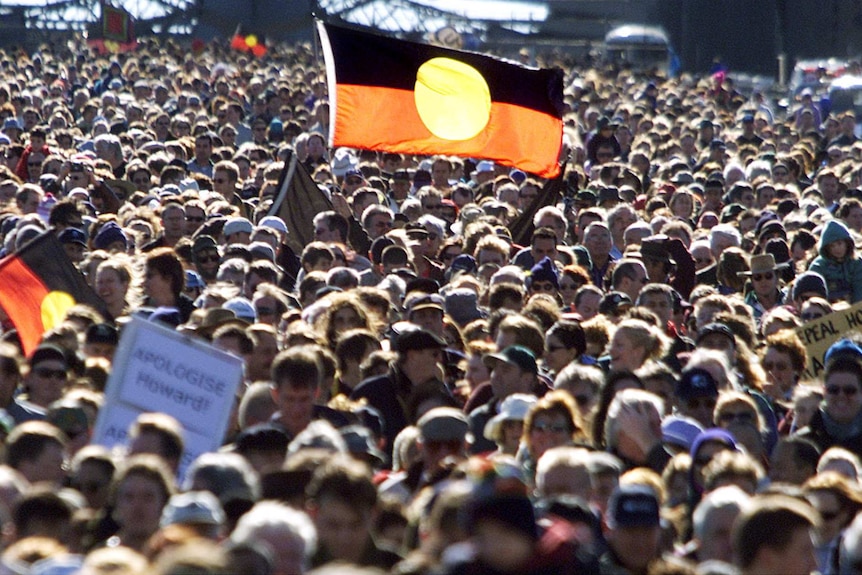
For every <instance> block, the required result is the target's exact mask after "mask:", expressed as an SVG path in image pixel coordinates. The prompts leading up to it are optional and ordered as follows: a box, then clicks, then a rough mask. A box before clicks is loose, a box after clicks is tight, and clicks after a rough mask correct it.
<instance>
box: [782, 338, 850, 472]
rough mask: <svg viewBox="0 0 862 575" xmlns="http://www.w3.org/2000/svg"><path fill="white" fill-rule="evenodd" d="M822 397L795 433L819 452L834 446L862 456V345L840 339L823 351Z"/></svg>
mask: <svg viewBox="0 0 862 575" xmlns="http://www.w3.org/2000/svg"><path fill="white" fill-rule="evenodd" d="M823 391H824V400H823V403H822V404H821V405H820V408H819V409H818V410H817V411H816V412H815V413H814V415H813V416H812V417H811V421H810V422H809V424H808V426H807V427H805V428H804V429H802V430H801V431H799V433H798V434H797V435H799V436H801V437H805V438H807V439H810V440H811V441H813V442H814V443H815V444H816V445H817V446H818V447H819V448H820V451H821V453H822V452H823V451H826V450H827V449H828V448H830V447H833V446H838V447H843V448H845V449H847V450H849V451H851V452H853V453H855V454H856V455H857V456H860V455H862V348H860V347H859V345H858V344H856V343H854V342H852V341H851V340H847V339H844V340H840V341H839V342H838V343H836V344H833V345H832V347H830V348H829V350H828V351H827V352H826V371H825V372H824V376H823Z"/></svg>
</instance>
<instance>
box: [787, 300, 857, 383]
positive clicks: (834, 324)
mask: <svg viewBox="0 0 862 575" xmlns="http://www.w3.org/2000/svg"><path fill="white" fill-rule="evenodd" d="M853 331H862V302H859V303H857V304H855V305H853V306H851V307H849V308H847V309H843V310H841V311H836V312H833V313H830V314H829V315H824V316H823V317H821V318H817V319H815V320H811V321H809V322H806V323H805V324H803V325H802V327H798V328H796V334H797V335H798V336H799V339H801V340H802V343H803V345H805V352H806V356H807V357H808V361H807V364H806V366H805V373H804V374H803V377H804V378H807V379H817V378H819V377H820V375H821V374H822V373H823V367H824V366H823V356H824V355H826V350H827V349H829V346H830V345H832V344H833V343H835V342H836V341H838V340H839V339H841V338H842V337H845V336H846V335H847V334H849V333H850V332H853Z"/></svg>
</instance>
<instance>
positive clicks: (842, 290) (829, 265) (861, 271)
mask: <svg viewBox="0 0 862 575" xmlns="http://www.w3.org/2000/svg"><path fill="white" fill-rule="evenodd" d="M838 240H848V241H849V243H850V245H851V246H852V245H853V239H852V237H851V236H850V230H848V229H847V226H845V225H844V224H843V223H841V222H840V221H838V220H830V221H829V222H827V223H826V227H824V228H823V233H822V234H821V235H820V245H819V247H818V251H819V252H820V255H819V256H817V257H816V258H814V261H813V262H811V265H810V266H808V269H809V270H811V271H814V272H817V273H819V274H820V275H822V276H823V279H825V280H826V289H827V290H828V291H829V299H830V301H836V300H845V301H849V302H850V303H856V302H858V301H862V258H859V257H857V256H856V255H855V253H854V250H853V248H851V249H850V250H849V251H848V253H847V257H845V258H844V261H841V262H838V261H835V260H834V259H832V258H830V257H829V255H828V253H827V252H826V246H828V245H829V244H831V243H832V242H836V241H838Z"/></svg>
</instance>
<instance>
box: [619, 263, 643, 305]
mask: <svg viewBox="0 0 862 575" xmlns="http://www.w3.org/2000/svg"><path fill="white" fill-rule="evenodd" d="M648 281H649V280H648V279H647V270H646V267H644V264H643V262H642V261H640V260H636V259H622V260H620V261H618V262H617V264H616V266H615V267H614V272H613V275H612V278H611V285H612V287H613V289H614V290H615V291H619V292H622V293H624V294H626V295H627V296H629V299H631V300H632V301H637V299H638V294H639V293H640V292H641V289H642V288H643V287H644V286H645V285H646V284H647V283H648Z"/></svg>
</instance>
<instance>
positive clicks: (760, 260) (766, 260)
mask: <svg viewBox="0 0 862 575" xmlns="http://www.w3.org/2000/svg"><path fill="white" fill-rule="evenodd" d="M788 265H789V262H784V263H780V264H776V263H775V256H773V255H772V254H761V255H758V256H751V269H750V270H748V271H744V272H739V275H741V276H751V275H754V274H762V273H765V272H774V271H776V270H780V269H784V268H786V267H787V266H788Z"/></svg>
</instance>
